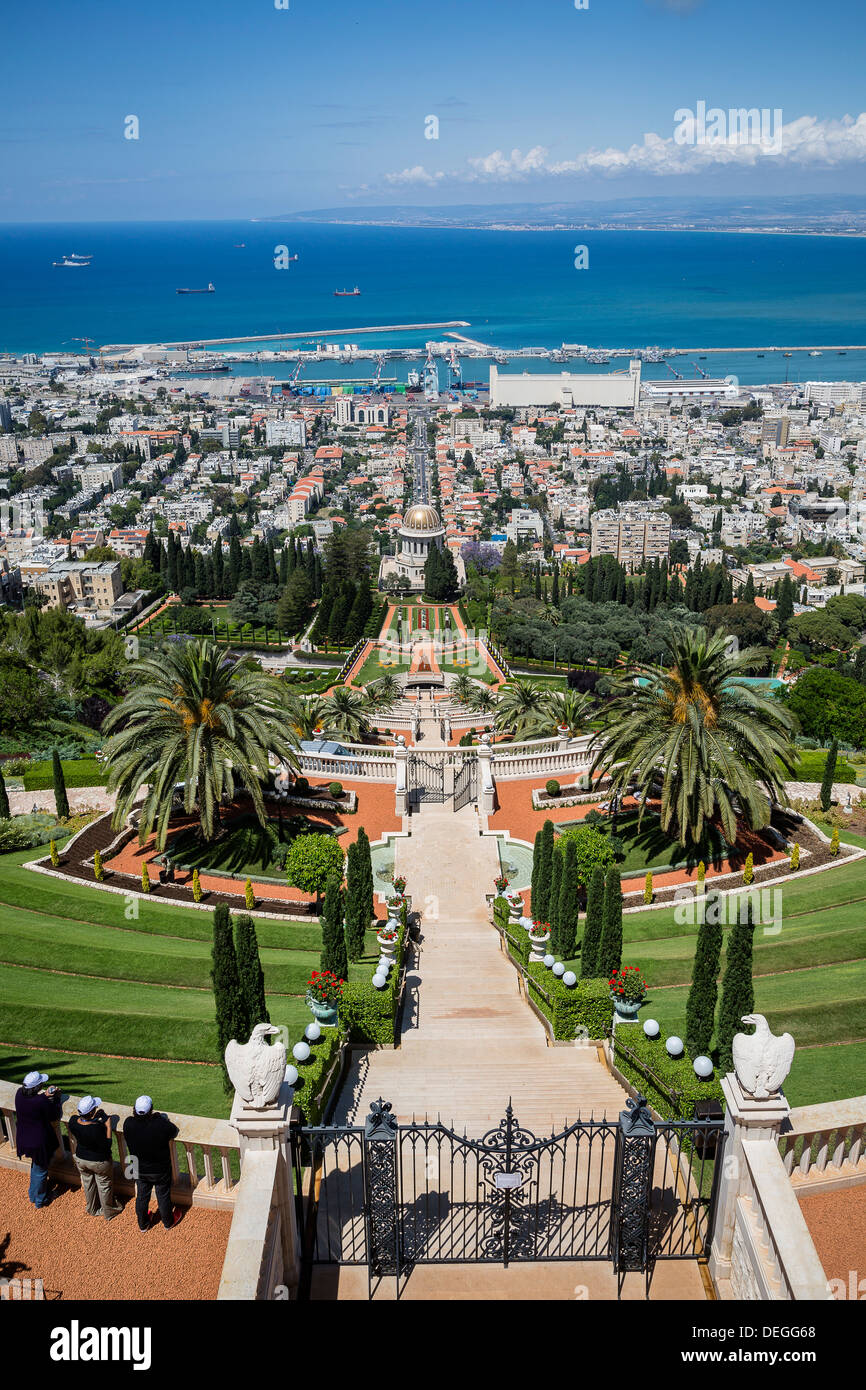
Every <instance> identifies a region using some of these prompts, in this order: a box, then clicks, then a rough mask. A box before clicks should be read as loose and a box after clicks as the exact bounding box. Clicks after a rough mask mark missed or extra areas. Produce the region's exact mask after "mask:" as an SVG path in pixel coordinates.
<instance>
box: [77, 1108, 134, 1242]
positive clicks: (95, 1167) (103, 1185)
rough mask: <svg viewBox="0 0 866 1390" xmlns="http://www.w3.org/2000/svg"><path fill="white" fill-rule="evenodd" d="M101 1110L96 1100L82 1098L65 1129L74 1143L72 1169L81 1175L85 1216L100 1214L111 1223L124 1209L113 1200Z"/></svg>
mask: <svg viewBox="0 0 866 1390" xmlns="http://www.w3.org/2000/svg"><path fill="white" fill-rule="evenodd" d="M101 1106H102V1101H101V1100H100V1099H99V1096H82V1097H81V1100H80V1101H79V1102H78V1114H77V1115H71V1116H70V1117H69V1120H68V1121H67V1125H66V1128H67V1129H68V1130H69V1133H70V1134H71V1135H72V1138H73V1139H74V1140H75V1166H76V1168H77V1169H78V1171H79V1173H80V1174H81V1186H82V1188H83V1189H84V1196H85V1197H86V1199H87V1214H88V1216H98V1215H99V1213H100V1211H101V1212H102V1215H103V1216H104V1217H105V1219H106V1221H111V1219H112V1217H115V1216H119V1215H120V1213H121V1212H122V1211H123V1207H122V1206H121V1205H120V1203H119V1202H115V1200H114V1159H113V1157H112V1154H111V1120H110V1119H109V1118H108V1116H107V1115H106V1113H105V1111H104V1110H103V1109H102V1108H101Z"/></svg>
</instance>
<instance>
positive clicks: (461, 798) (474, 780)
mask: <svg viewBox="0 0 866 1390" xmlns="http://www.w3.org/2000/svg"><path fill="white" fill-rule="evenodd" d="M477 795H478V760H477V758H464V759H463V760H462V762H459V763H457V764H456V766H455V769H454V810H455V811H459V810H460V809H461V807H463V806H465V805H467V803H468V802H470V801H474V800H475V798H476V797H477Z"/></svg>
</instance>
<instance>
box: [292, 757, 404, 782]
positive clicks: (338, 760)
mask: <svg viewBox="0 0 866 1390" xmlns="http://www.w3.org/2000/svg"><path fill="white" fill-rule="evenodd" d="M297 758H298V763H299V765H300V767H301V768H302V769H303V771H304V772H311V773H312V774H313V775H314V776H317V777H331V776H333V775H334V774H336V775H337V777H338V778H339V777H361V778H365V777H368V778H370V779H371V780H373V779H375V780H376V781H380V782H393V781H394V780H395V778H396V776H397V766H396V763H395V761H394V757H393V754H391V753H390V752H389V754H387V755H385V756H383V757H377V756H376V755H374V754H371V753H370V752H369V751H367V753H366V754H358V753H345V754H344V753H340V754H326V753H302V752H299V753H298V754H297Z"/></svg>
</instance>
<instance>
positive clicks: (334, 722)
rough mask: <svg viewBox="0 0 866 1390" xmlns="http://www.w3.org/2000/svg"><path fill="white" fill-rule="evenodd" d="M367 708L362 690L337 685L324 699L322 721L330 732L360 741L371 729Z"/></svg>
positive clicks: (355, 741) (356, 741)
mask: <svg viewBox="0 0 866 1390" xmlns="http://www.w3.org/2000/svg"><path fill="white" fill-rule="evenodd" d="M366 710H367V702H366V700H365V699H364V696H363V695H362V694H361V692H360V690H350V689H349V687H348V686H345V685H336V686H334V689H333V690H332V691H331V693H330V695H328V697H327V698H326V699H325V700H323V701H322V723H323V725H324V727H325V729H326V731H327V732H328V733H329V734H340V735H342V737H343V738H347V739H350V740H351V741H352V742H353V743H359V742H360V741H361V739H362V738H363V737H364V735H365V734H366V733H369V730H370V725H369V722H368V720H367V717H366Z"/></svg>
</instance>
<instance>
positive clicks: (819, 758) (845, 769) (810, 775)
mask: <svg viewBox="0 0 866 1390" xmlns="http://www.w3.org/2000/svg"><path fill="white" fill-rule="evenodd" d="M827 751H828V750H827V749H826V748H800V749H798V753H799V757H798V759H797V767H796V769H795V771H794V775H793V781H795V782H820V781H821V778H822V777H823V776H824V765H825V763H826V762H827ZM833 781H834V782H849V783H851V782H856V781H857V770H856V768H854V767H853V766H852V764H851V763H849V762H848V760H847V758H845V757H844V755H843V754H842V753H839V754H838V755H837V758H836V770H835V772H834V773H833Z"/></svg>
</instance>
